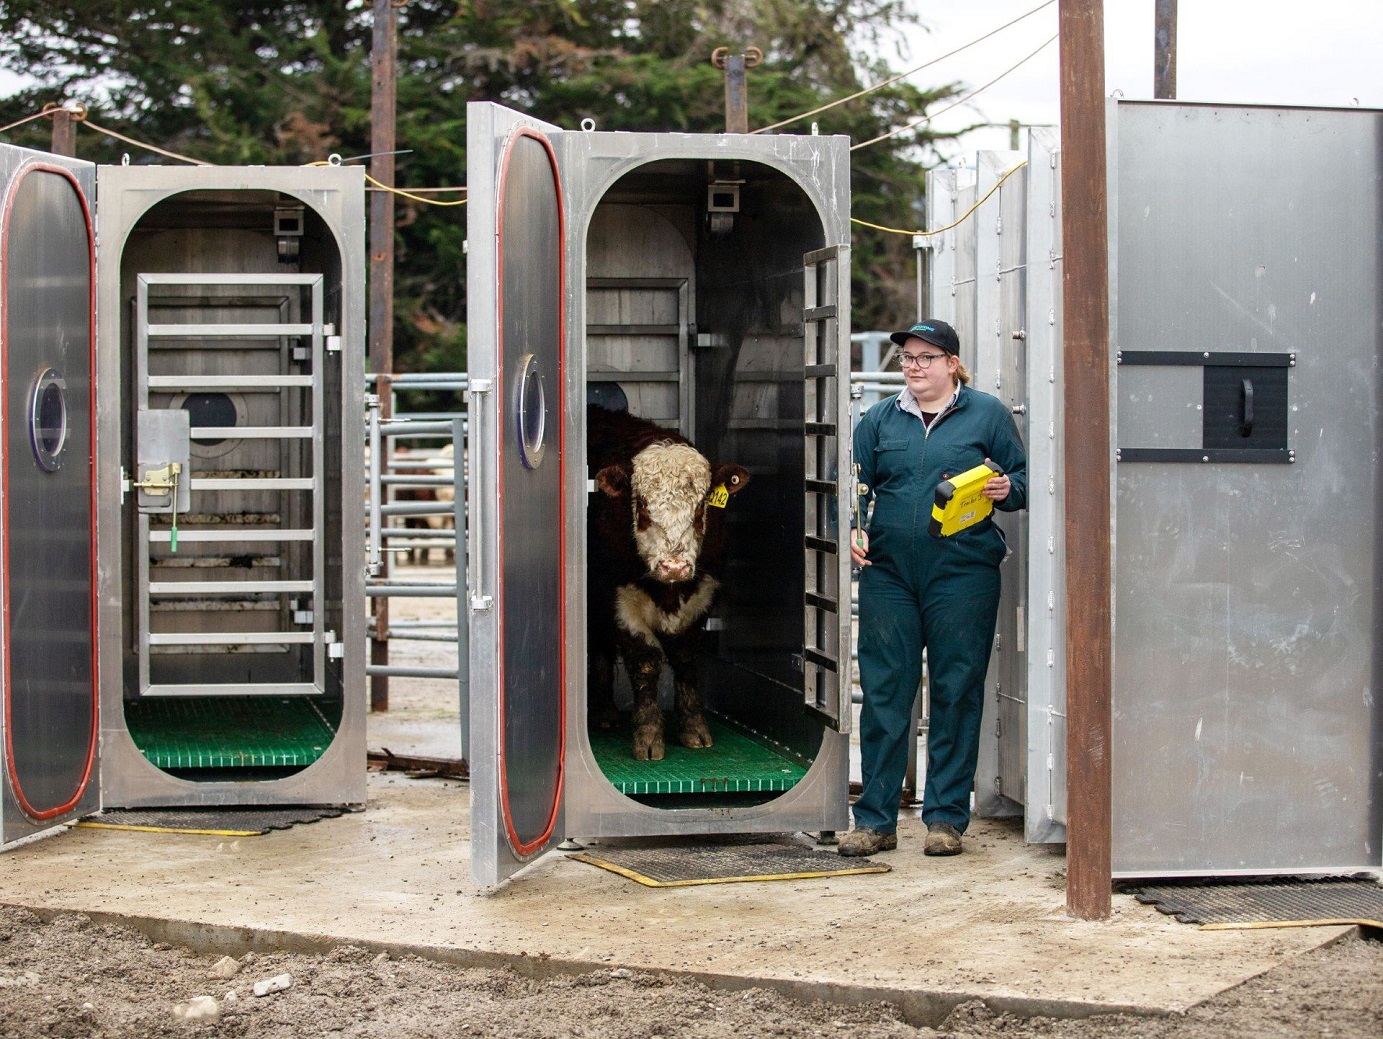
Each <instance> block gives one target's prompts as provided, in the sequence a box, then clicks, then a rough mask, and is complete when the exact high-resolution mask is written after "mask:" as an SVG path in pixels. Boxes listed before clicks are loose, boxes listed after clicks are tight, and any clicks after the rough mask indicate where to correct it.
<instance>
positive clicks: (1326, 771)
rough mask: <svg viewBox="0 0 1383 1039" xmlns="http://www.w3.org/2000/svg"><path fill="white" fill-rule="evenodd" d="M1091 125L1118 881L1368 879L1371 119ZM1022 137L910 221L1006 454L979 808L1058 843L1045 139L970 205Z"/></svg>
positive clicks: (949, 180) (1143, 107)
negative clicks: (1108, 520)
mask: <svg viewBox="0 0 1383 1039" xmlns="http://www.w3.org/2000/svg"><path fill="white" fill-rule="evenodd" d="M1108 127H1109V185H1110V195H1109V197H1110V239H1109V241H1110V277H1111V285H1110V302H1111V330H1110V331H1111V351H1112V353H1111V365H1110V367H1111V380H1112V386H1111V400H1112V402H1113V409H1112V414H1111V416H1110V420H1111V440H1112V442H1113V450H1112V452H1111V459H1110V465H1111V473H1112V487H1113V491H1114V500H1113V501H1111V502H1108V503H1105V502H1096V501H1091V502H1088V503H1087V507H1089V508H1105V507H1109V508H1112V510H1113V518H1114V524H1113V530H1114V546H1113V552H1114V558H1113V573H1114V588H1113V589H1112V605H1113V610H1114V636H1113V637H1114V647H1113V648H1114V688H1113V732H1112V736H1113V744H1112V746H1111V748H1110V753H1111V755H1112V764H1113V777H1114V778H1113V790H1112V798H1113V800H1112V804H1113V834H1112V836H1113V845H1112V852H1113V872H1114V874H1115V876H1117V877H1140V876H1176V875H1196V876H1205V875H1217V874H1273V873H1310V872H1352V871H1356V870H1373V871H1377V870H1378V869H1379V866H1380V862H1383V757H1380V755H1381V754H1383V751H1381V750H1380V748H1383V710H1380V708H1379V707H1378V699H1377V695H1376V692H1375V690H1376V689H1377V687H1378V684H1379V683H1378V675H1377V671H1378V667H1379V664H1378V659H1379V653H1378V648H1377V647H1378V633H1377V623H1376V617H1375V614H1376V611H1377V602H1376V585H1377V581H1376V580H1375V578H1374V574H1375V571H1376V570H1377V568H1378V566H1379V560H1378V547H1377V544H1378V524H1379V514H1380V511H1379V510H1380V504H1379V502H1380V498H1379V481H1378V477H1377V472H1376V468H1377V466H1376V460H1377V456H1378V450H1379V433H1378V416H1379V411H1380V386H1379V380H1378V377H1377V367H1378V365H1377V358H1378V355H1379V347H1380V335H1383V333H1380V332H1379V329H1380V328H1383V320H1381V319H1380V314H1379V307H1380V302H1379V301H1380V295H1379V292H1378V285H1379V277H1380V274H1379V272H1380V268H1381V265H1383V257H1380V255H1379V250H1378V243H1379V240H1380V239H1379V226H1380V219H1381V218H1383V203H1381V202H1380V193H1379V184H1380V169H1383V166H1381V165H1380V163H1381V162H1383V160H1381V159H1380V155H1383V143H1381V142H1383V114H1380V113H1378V112H1370V111H1360V110H1357V109H1354V110H1321V109H1302V108H1267V107H1255V106H1222V105H1209V104H1182V103H1165V102H1132V101H1116V102H1111V105H1110V109H1109V120H1108ZM1023 158H1025V157H1024V156H1022V155H1017V154H1012V153H982V154H981V155H980V156H979V157H978V161H977V163H976V166H975V169H974V170H973V171H969V170H942V171H936V172H935V173H933V174H932V176H931V178H930V180H929V195H930V201H929V206H930V211H929V219H930V222H931V226H933V227H942V226H945V225H947V224H950V223H951V222H953V221H955V220H957V219H959V218H960V217H961V216H962V215H963V214H965V213H966V212H968V211H969V210H970V208H971V207H972V206H973V205H975V203H976V200H977V199H983V201H982V202H981V203H980V204H979V207H978V209H977V210H976V211H975V212H974V214H973V215H971V216H970V217H969V218H968V219H967V220H966V221H965V222H964V223H962V224H960V225H959V226H958V227H957V228H956V229H954V230H951V231H946V232H944V233H942V234H940V235H938V236H937V237H936V239H934V240H933V242H934V244H933V246H932V247H933V249H934V255H933V260H932V264H931V271H932V280H931V292H932V301H933V302H932V310H933V312H935V313H937V314H938V315H939V316H942V317H945V318H947V319H948V320H951V321H952V322H953V323H954V324H955V325H956V327H957V329H958V330H961V335H962V345H963V348H964V350H965V351H968V352H967V353H963V356H964V357H965V359H966V361H967V363H970V364H972V366H973V368H974V371H975V376H976V380H975V384H976V385H977V386H978V387H979V388H980V389H983V390H985V391H987V392H990V393H994V394H996V395H998V396H1000V397H1001V398H1002V399H1004V400H1005V401H1006V402H1007V403H1009V404H1010V406H1012V407H1013V408H1014V410H1015V414H1016V417H1017V419H1018V424H1019V428H1020V430H1021V431H1022V432H1023V434H1024V437H1025V440H1026V443H1027V446H1028V451H1029V469H1030V471H1029V507H1028V510H1027V512H1026V513H1023V514H1019V516H1017V517H1015V518H1012V519H1016V520H1017V522H1016V523H1015V524H1013V526H1009V527H1006V530H1007V531H1008V534H1009V544H1010V547H1011V548H1013V549H1014V554H1013V557H1012V558H1010V559H1009V560H1008V562H1007V563H1006V564H1005V569H1004V582H1005V590H1004V598H1003V603H1002V605H1001V614H1000V626H999V637H998V639H997V640H996V644H995V647H994V655H993V657H992V658H991V667H990V678H989V685H988V688H987V691H986V703H985V712H986V720H985V725H984V733H985V735H984V743H983V745H982V749H981V756H980V768H979V774H978V776H977V779H976V806H977V809H978V810H979V811H980V812H981V813H982V814H998V815H1004V814H1015V813H1019V812H1021V813H1022V814H1023V816H1024V818H1025V829H1026V833H1027V837H1028V839H1029V840H1033V841H1063V840H1065V822H1066V814H1065V813H1066V794H1065V785H1066V779H1065V710H1064V709H1065V653H1066V649H1067V646H1066V638H1065V629H1064V623H1063V619H1062V618H1063V617H1064V612H1065V602H1064V581H1063V576H1062V575H1063V567H1064V562H1063V557H1062V542H1063V538H1064V527H1063V523H1064V521H1063V513H1062V509H1063V499H1064V497H1065V494H1066V489H1065V473H1064V472H1063V466H1062V444H1061V427H1062V391H1061V369H1062V361H1061V306H1060V304H1061V291H1060V272H1061V265H1062V250H1061V244H1060V242H1061V237H1060V220H1061V201H1060V198H1059V194H1060V192H1059V184H1060V170H1059V165H1060V150H1059V147H1058V142H1057V140H1056V138H1055V135H1054V134H1052V133H1050V132H1048V131H1042V130H1035V131H1033V133H1032V135H1031V138H1030V146H1029V151H1028V154H1027V156H1026V159H1027V163H1026V165H1025V166H1023V167H1022V168H1021V169H1017V171H1016V172H1014V173H1013V174H1012V175H1011V176H1009V177H1008V179H1007V180H1005V181H1004V182H1003V183H1002V185H1001V186H999V187H998V188H997V190H996V191H995V192H994V193H993V194H991V195H989V197H988V198H985V195H986V193H988V192H989V190H990V189H991V188H994V187H995V186H996V185H997V184H998V183H999V178H1000V177H1001V176H1002V175H1003V173H1004V172H1005V171H1006V170H1009V169H1014V168H1015V167H1016V166H1017V165H1018V163H1019V161H1020V160H1022V159H1023ZM1015 387H1016V388H1015ZM1005 519H1011V518H1009V517H1005ZM1015 528H1016V529H1015ZM1025 553H1026V557H1025ZM1025 585H1026V590H1025ZM1073 651H1074V652H1079V647H1075V648H1073ZM1024 658H1026V659H1024Z"/></svg>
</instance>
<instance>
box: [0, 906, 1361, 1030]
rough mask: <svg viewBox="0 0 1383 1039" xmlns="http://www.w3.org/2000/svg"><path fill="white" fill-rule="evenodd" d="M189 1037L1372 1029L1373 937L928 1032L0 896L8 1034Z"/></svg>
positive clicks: (808, 1007) (636, 981)
mask: <svg viewBox="0 0 1383 1039" xmlns="http://www.w3.org/2000/svg"><path fill="white" fill-rule="evenodd" d="M285 974H286V975H289V977H290V978H291V983H290V984H289V986H288V987H287V988H282V989H280V990H279V991H275V992H271V993H269V994H267V995H263V996H256V995H255V994H254V988H255V985H256V983H257V982H264V981H268V980H269V979H273V978H278V977H280V976H281V975H285ZM187 1035H199V1036H208V1037H211V1036H215V1037H220V1036H226V1037H230V1036H236V1037H242V1036H243V1037H255V1039H260V1037H262V1039H304V1037H313V1036H337V1035H339V1036H359V1037H362V1039H363V1037H369V1039H380V1037H393V1036H415V1037H451V1036H456V1037H466V1039H471V1037H481V1036H496V1037H499V1036H503V1037H505V1039H511V1037H547V1036H552V1037H568V1036H571V1037H579V1036H591V1037H600V1039H607V1037H609V1039H624V1037H628V1039H635V1037H644V1036H686V1037H695V1039H721V1037H724V1036H727V1035H729V1036H738V1037H745V1039H755V1037H760V1036H764V1037H769V1036H772V1037H777V1039H807V1037H818V1036H839V1035H847V1036H864V1037H871V1039H884V1037H888V1039H904V1037H924V1036H957V1037H970V1039H991V1037H993V1039H997V1037H1028V1036H1033V1037H1038V1036H1041V1037H1050V1039H1105V1037H1111V1036H1132V1037H1138V1039H1245V1037H1264V1039H1279V1037H1280V1039H1288V1037H1290V1039H1298V1037H1302V1036H1321V1037H1330V1039H1353V1037H1358V1039H1377V1037H1378V1036H1380V1035H1383V942H1380V941H1370V940H1366V939H1360V938H1349V939H1345V940H1343V941H1341V942H1338V943H1336V944H1335V945H1333V946H1328V947H1326V948H1323V949H1319V950H1317V951H1316V952H1313V953H1310V954H1308V955H1305V956H1301V957H1298V958H1297V959H1296V960H1293V961H1289V962H1288V963H1285V964H1283V965H1282V966H1280V967H1278V968H1276V969H1275V970H1272V971H1270V972H1268V973H1266V974H1263V975H1260V976H1259V977H1257V978H1254V979H1252V980H1251V981H1248V982H1246V983H1245V984H1243V985H1241V986H1239V987H1238V988H1236V989H1233V990H1231V991H1229V992H1227V993H1224V994H1222V995H1220V996H1219V997H1217V998H1215V999H1213V1000H1210V1001H1209V1002H1207V1003H1204V1004H1202V1005H1200V1006H1198V1007H1195V1008H1194V1009H1192V1010H1190V1011H1189V1012H1187V1013H1185V1014H1183V1015H1179V1016H1175V1017H1170V1018H1135V1017H1127V1016H1121V1015H1110V1016H1102V1017H1094V1018H1089V1019H1086V1020H1083V1021H1065V1020H1053V1019H1047V1018H1028V1019H1018V1018H1012V1017H1007V1016H1003V1015H996V1014H994V1013H992V1012H991V1011H990V1010H989V1009H988V1008H987V1007H985V1006H984V1004H982V1003H978V1002H975V1003H966V1004H962V1005H961V1006H959V1007H957V1008H956V1010H955V1011H953V1012H952V1014H951V1016H950V1017H949V1018H948V1019H947V1020H946V1021H945V1022H943V1023H942V1025H941V1027H940V1028H939V1029H937V1030H933V1029H929V1028H916V1027H913V1026H912V1025H909V1024H907V1023H906V1022H904V1021H903V1020H901V1018H900V1017H899V1015H898V1013H897V1012H896V1010H895V1009H894V1008H893V1007H891V1006H889V1005H887V1004H885V1003H875V1004H869V1005H864V1006H854V1007H845V1006H840V1005H838V1004H830V1003H825V1002H813V1003H799V1002H794V1001H792V1000H789V999H786V998H784V997H783V996H780V995H778V994H776V993H772V992H767V991H764V990H762V989H749V990H746V991H739V992H727V991H715V990H711V989H708V988H707V987H706V986H704V985H702V984H700V983H697V982H690V981H687V980H685V979H676V978H669V977H667V976H663V975H659V974H656V973H644V972H641V971H637V970H629V969H626V968H615V969H606V970H600V971H596V972H593V973H590V974H580V975H574V976H558V977H551V978H545V979H541V980H537V979H533V978H526V977H522V976H520V975H518V974H516V973H513V972H511V971H509V970H478V969H474V968H471V969H463V968H459V967H455V966H450V965H446V964H439V963H433V962H430V961H426V960H421V959H416V958H411V957H410V958H405V959H390V958H389V957H388V954H386V953H378V954H375V953H371V952H368V951H366V950H363V949H360V948H358V947H352V946H341V947H339V948H336V949H333V950H331V951H330V952H328V953H326V954H324V955H296V954H256V953H252V952H249V953H245V954H244V955H242V956H240V957H239V959H238V960H236V959H231V958H229V957H220V956H204V955H197V954H195V953H192V952H190V951H189V950H186V949H178V948H171V947H169V946H167V945H165V944H162V943H153V942H151V941H149V940H148V939H147V938H145V937H144V936H143V935H141V934H139V933H137V932H135V931H132V930H128V929H125V928H122V927H117V926H109V925H103V924H96V923H93V922H92V921H91V920H90V919H89V918H87V917H85V916H82V915H80V914H66V915H59V916H56V917H54V918H52V919H51V920H48V921H44V920H43V919H40V918H39V917H38V916H36V915H35V914H33V913H31V912H29V911H27V910H24V909H18V908H13V907H0V1036H3V1037H5V1039H9V1037H15V1039H20V1037H23V1039H31V1037H35V1036H45V1037H47V1036H53V1037H64V1039H79V1037H80V1039H97V1037H117V1036H118V1037H164V1036H169V1037H172V1036H179V1037H180V1036H187Z"/></svg>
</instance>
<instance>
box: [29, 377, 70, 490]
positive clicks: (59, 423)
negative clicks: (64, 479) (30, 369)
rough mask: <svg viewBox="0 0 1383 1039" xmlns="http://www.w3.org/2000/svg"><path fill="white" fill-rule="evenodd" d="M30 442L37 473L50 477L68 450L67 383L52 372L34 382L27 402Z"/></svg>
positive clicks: (60, 464)
mask: <svg viewBox="0 0 1383 1039" xmlns="http://www.w3.org/2000/svg"><path fill="white" fill-rule="evenodd" d="M29 442H30V443H31V444H32V445H33V448H34V459H35V460H36V461H37V462H38V467H39V468H40V469H42V470H43V471H44V472H46V473H53V472H57V471H58V470H59V469H61V468H62V453H63V450H64V448H66V447H67V383H66V382H65V381H63V377H62V376H61V375H60V374H58V372H57V371H55V370H54V369H52V368H45V369H44V370H43V371H41V372H40V373H39V376H38V378H37V379H35V380H34V389H33V393H32V395H31V396H30V399H29Z"/></svg>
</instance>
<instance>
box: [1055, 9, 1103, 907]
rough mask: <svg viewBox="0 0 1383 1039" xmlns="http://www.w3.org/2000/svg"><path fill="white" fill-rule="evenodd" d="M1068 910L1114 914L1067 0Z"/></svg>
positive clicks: (1087, 119) (1097, 476)
mask: <svg viewBox="0 0 1383 1039" xmlns="http://www.w3.org/2000/svg"><path fill="white" fill-rule="evenodd" d="M1060 23H1061V24H1060V37H1061V197H1062V200H1063V201H1062V207H1061V218H1062V228H1061V235H1062V256H1063V261H1062V269H1063V281H1062V315H1063V318H1062V319H1063V325H1064V332H1063V340H1064V359H1063V363H1062V373H1063V376H1064V378H1065V393H1064V407H1065V423H1066V425H1065V463H1066V490H1065V495H1066V498H1065V504H1066V787H1067V794H1066V802H1067V842H1066V909H1067V912H1069V913H1070V914H1071V915H1072V916H1075V917H1078V918H1079V919H1082V920H1103V919H1106V918H1108V917H1109V914H1110V909H1111V861H1112V860H1111V814H1110V795H1111V791H1110V780H1111V775H1112V771H1111V767H1110V749H1111V748H1110V728H1111V717H1112V716H1111V710H1110V694H1111V688H1112V684H1113V645H1112V631H1113V626H1112V623H1111V607H1110V589H1111V588H1112V587H1113V586H1112V584H1111V569H1112V564H1111V561H1110V526H1111V517H1110V496H1109V480H1110V447H1109V260H1108V254H1107V252H1106V249H1107V243H1108V240H1109V228H1108V198H1107V190H1106V186H1105V161H1106V156H1105V98H1104V6H1103V0H1061V15H1060Z"/></svg>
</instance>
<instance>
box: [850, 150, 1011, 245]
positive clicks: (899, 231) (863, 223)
mask: <svg viewBox="0 0 1383 1039" xmlns="http://www.w3.org/2000/svg"><path fill="white" fill-rule="evenodd" d="M1027 164H1028V160H1027V159H1024V160H1023V161H1022V162H1020V163H1019V164H1018V165H1017V166H1015V167H1013V169H1011V170H1009V171H1008V172H1007V173H1005V174H1004V175H1003V176H1002V177H1000V178H999V179H998V180H996V181H995V182H994V186H993V187H992V188H990V189H989V190H988V191H986V192H985V193H984V198H982V199H980V200H979V201H978V202H976V203H975V204H974V205H973V206H971V207H970V208H969V209H967V210H966V211H965V212H964V213H962V214H961V217H960V219H959V220H957V221H955V222H954V223H950V224H947V225H946V226H945V227H938V228H936V229H935V230H932V231H904V230H902V229H901V228H898V227H884V226H883V225H881V224H871V223H870V222H869V221H868V220H861V219H859V218H858V217H853V216H852V217H851V218H850V223H852V224H859V225H860V226H861V227H872V228H873V229H874V230H875V231H887V232H888V233H889V234H906V235H923V236H927V235H935V234H941V233H942V232H943V231H949V230H951V228H953V227H959V226H960V225H961V224H963V223H965V221H966V220H967V219H969V218H970V216H971V215H972V214H973V213H974V212H975V210H977V209H979V208H980V206H982V205H984V204H985V203H986V202H988V201H989V196H990V195H992V194H994V192H996V191H998V190H999V188H1000V187H1001V186H1002V185H1003V183H1004V181H1006V180H1008V178H1009V177H1011V176H1013V175H1014V174H1015V173H1017V172H1018V171H1019V170H1021V169H1022V168H1023V167H1024V166H1026V165H1027Z"/></svg>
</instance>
